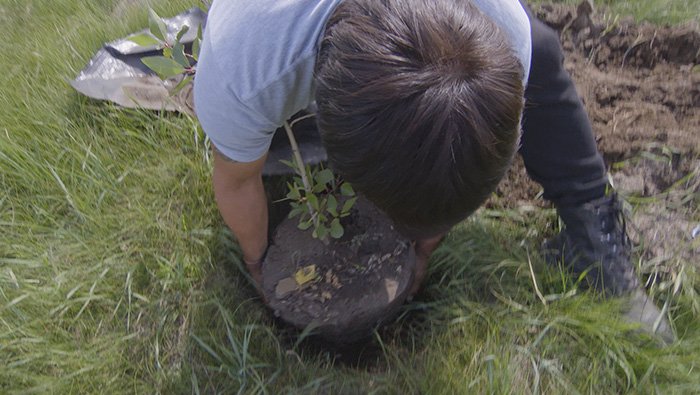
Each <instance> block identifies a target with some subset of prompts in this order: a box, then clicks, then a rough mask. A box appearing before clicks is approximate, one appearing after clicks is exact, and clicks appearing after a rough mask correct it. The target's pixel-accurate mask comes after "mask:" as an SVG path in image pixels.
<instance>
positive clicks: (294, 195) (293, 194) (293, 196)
mask: <svg viewBox="0 0 700 395" xmlns="http://www.w3.org/2000/svg"><path fill="white" fill-rule="evenodd" d="M287 198H289V199H293V200H299V199H301V194H300V193H299V188H294V189H291V190H290V191H289V192H287Z"/></svg>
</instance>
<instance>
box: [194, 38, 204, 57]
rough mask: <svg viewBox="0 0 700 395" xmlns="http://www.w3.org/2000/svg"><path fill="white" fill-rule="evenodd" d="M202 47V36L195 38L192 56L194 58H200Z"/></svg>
mask: <svg viewBox="0 0 700 395" xmlns="http://www.w3.org/2000/svg"><path fill="white" fill-rule="evenodd" d="M201 48H202V39H201V38H199V37H198V38H195V39H194V41H192V57H193V58H194V60H199V50H200V49H201Z"/></svg>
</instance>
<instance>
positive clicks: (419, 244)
mask: <svg viewBox="0 0 700 395" xmlns="http://www.w3.org/2000/svg"><path fill="white" fill-rule="evenodd" d="M444 238H445V234H442V235H439V236H436V237H432V238H429V239H420V240H416V241H414V242H413V248H414V250H415V251H416V270H415V271H414V274H413V284H412V285H411V290H410V291H409V293H408V298H407V300H408V301H409V302H410V301H412V300H413V296H414V295H415V294H416V293H417V292H418V290H419V289H420V285H421V283H422V282H423V279H424V278H425V272H426V270H427V268H428V258H429V257H430V254H432V252H433V251H435V248H437V246H438V244H440V242H441V241H442V240H443V239H444Z"/></svg>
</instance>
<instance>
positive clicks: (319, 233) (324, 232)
mask: <svg viewBox="0 0 700 395" xmlns="http://www.w3.org/2000/svg"><path fill="white" fill-rule="evenodd" d="M311 236H313V237H316V238H318V239H321V240H323V239H325V238H326V236H328V228H326V227H325V225H323V224H319V225H318V228H316V229H314V233H313V234H312V235H311Z"/></svg>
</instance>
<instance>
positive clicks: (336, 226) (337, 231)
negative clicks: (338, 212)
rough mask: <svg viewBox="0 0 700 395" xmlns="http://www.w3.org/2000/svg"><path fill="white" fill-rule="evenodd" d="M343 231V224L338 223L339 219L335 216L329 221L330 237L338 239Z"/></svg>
mask: <svg viewBox="0 0 700 395" xmlns="http://www.w3.org/2000/svg"><path fill="white" fill-rule="evenodd" d="M344 233H345V230H343V226H342V225H340V219H338V218H336V219H334V220H333V221H331V237H332V238H334V239H339V238H341V237H343V234H344Z"/></svg>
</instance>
